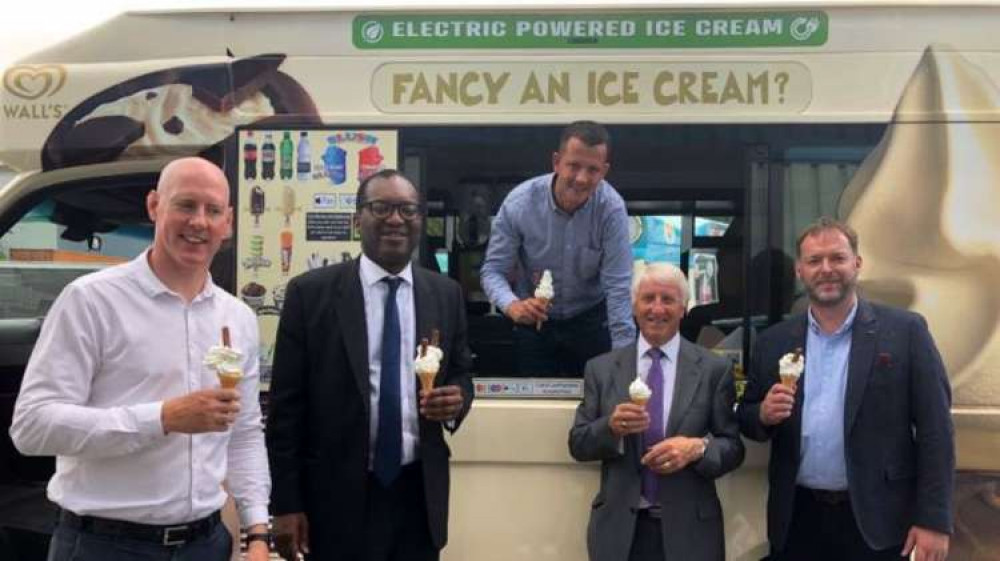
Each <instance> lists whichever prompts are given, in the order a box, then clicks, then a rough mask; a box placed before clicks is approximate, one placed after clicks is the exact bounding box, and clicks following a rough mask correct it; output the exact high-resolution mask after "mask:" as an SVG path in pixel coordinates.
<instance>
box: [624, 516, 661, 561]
mask: <svg viewBox="0 0 1000 561" xmlns="http://www.w3.org/2000/svg"><path fill="white" fill-rule="evenodd" d="M664 558H665V553H664V551H663V527H662V526H661V525H660V518H659V517H658V516H651V515H650V513H649V510H648V509H643V510H640V511H639V514H638V517H637V518H636V520H635V534H634V535H633V536H632V549H631V550H630V551H629V554H628V561H664Z"/></svg>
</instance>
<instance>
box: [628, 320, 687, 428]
mask: <svg viewBox="0 0 1000 561" xmlns="http://www.w3.org/2000/svg"><path fill="white" fill-rule="evenodd" d="M635 347H636V353H638V356H637V357H636V359H637V360H636V370H638V371H639V376H641V377H642V381H643V382H646V385H647V386H648V385H649V369H650V368H652V367H653V359H652V358H650V357H649V355H647V354H646V353H647V352H649V349H651V348H653V346H652V345H650V344H649V342H648V341H646V338H645V337H643V336H642V335H641V334H640V335H639V340H638V342H637V343H636V346H635ZM680 348H681V338H680V335H678V334H676V333H675V334H674V336H673V337H672V338H671V339H670V340H669V341H667V342H666V343H664V344H663V345H662V346H661V347H660V352H662V353H663V356H661V357H660V367H661V368H663V433H664V434H666V432H667V420H668V419H670V406H671V404H672V403H673V401H674V382H675V381H676V380H677V353H678V352H679V351H680Z"/></svg>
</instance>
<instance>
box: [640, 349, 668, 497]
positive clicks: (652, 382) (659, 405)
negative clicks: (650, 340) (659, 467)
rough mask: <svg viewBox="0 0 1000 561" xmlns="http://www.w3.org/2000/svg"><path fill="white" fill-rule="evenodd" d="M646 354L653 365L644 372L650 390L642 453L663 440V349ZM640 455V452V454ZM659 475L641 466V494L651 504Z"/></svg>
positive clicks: (652, 350) (649, 351)
mask: <svg viewBox="0 0 1000 561" xmlns="http://www.w3.org/2000/svg"><path fill="white" fill-rule="evenodd" d="M646 355H647V356H649V358H651V359H652V360H653V365H652V366H650V367H649V373H648V374H646V385H647V386H649V389H650V390H652V395H651V396H650V397H649V403H648V404H647V405H646V412H647V413H649V428H648V429H646V431H645V432H643V433H642V454H645V453H646V451H647V450H649V448H650V447H652V446H653V445H654V444H656V443H657V442H659V441H661V440H663V437H664V434H663V432H664V423H663V366H662V365H661V364H660V358H661V357H662V356H663V351H661V350H660V349H659V348H657V347H653V348H651V349H649V350H648V351H646ZM640 455H641V454H640ZM658 478H659V475H657V474H656V473H654V472H653V471H652V470H650V469H649V468H648V467H643V468H642V496H643V497H645V499H646V500H647V501H649V502H650V503H651V504H657V503H658V502H659V500H658V499H657V496H656V491H657V489H658V488H659V479H658Z"/></svg>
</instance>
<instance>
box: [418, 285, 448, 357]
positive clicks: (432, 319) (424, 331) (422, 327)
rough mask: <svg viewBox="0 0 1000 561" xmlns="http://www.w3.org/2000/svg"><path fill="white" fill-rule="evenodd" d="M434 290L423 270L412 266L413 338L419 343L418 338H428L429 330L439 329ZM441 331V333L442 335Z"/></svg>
mask: <svg viewBox="0 0 1000 561" xmlns="http://www.w3.org/2000/svg"><path fill="white" fill-rule="evenodd" d="M435 304H436V301H435V299H434V292H433V291H432V290H431V286H430V282H429V279H427V277H426V275H425V274H424V271H422V270H420V269H419V268H417V267H416V266H413V308H414V313H415V315H416V325H415V326H414V328H415V329H416V332H415V333H414V340H415V341H416V343H417V344H418V345H419V344H420V339H421V338H423V337H427V338H428V339H430V336H431V332H432V331H433V330H435V329H438V330H441V319H440V318H439V317H438V313H437V306H436V305H435ZM443 334H444V333H443V331H442V335H443Z"/></svg>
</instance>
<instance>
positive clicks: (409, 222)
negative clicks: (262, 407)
mask: <svg viewBox="0 0 1000 561" xmlns="http://www.w3.org/2000/svg"><path fill="white" fill-rule="evenodd" d="M423 214H424V210H423V205H422V204H421V201H420V197H419V195H418V193H417V190H416V189H415V188H414V186H413V184H412V183H411V182H410V181H409V180H408V179H406V177H404V176H403V175H402V174H400V173H399V172H398V171H396V170H391V169H390V170H383V171H380V172H378V173H376V174H374V175H372V176H371V177H369V178H368V179H366V180H365V181H364V182H362V184H361V186H360V187H359V189H358V194H357V214H356V220H357V224H358V226H359V229H360V231H361V250H362V255H361V257H360V258H359V259H355V260H353V261H349V262H346V263H338V264H336V265H332V266H329V267H322V268H319V269H314V270H312V271H309V272H308V273H305V274H303V275H300V276H298V277H296V278H294V279H292V281H291V282H289V283H288V288H287V290H286V292H285V304H284V307H283V308H282V312H281V321H280V323H279V324H278V335H277V339H276V342H275V351H274V371H273V372H274V379H273V383H272V384H271V401H270V413H269V415H268V420H267V423H268V426H267V445H268V452H269V454H270V457H271V468H272V469H271V471H272V473H273V474H274V492H273V495H272V503H273V506H274V514H275V534H276V536H275V537H276V540H277V545H278V552H279V553H280V554H281V555H282V556H283V557H284V558H285V559H288V560H290V561H291V560H293V559H296V558H297V556H298V555H299V554H305V556H306V559H316V560H319V561H340V560H343V561H356V560H365V561H436V560H437V559H438V557H439V551H440V550H441V548H443V547H444V546H445V544H446V543H447V540H448V492H449V484H448V481H449V475H448V462H449V460H448V458H449V457H450V456H451V452H450V451H449V449H448V444H447V443H446V442H445V439H444V431H445V430H448V431H449V432H454V431H455V430H457V429H458V427H459V425H460V424H461V421H462V419H463V418H464V417H465V415H466V414H467V413H468V411H469V407H470V405H471V403H472V380H471V378H470V377H469V368H470V366H471V361H472V359H471V355H470V353H469V349H468V345H467V343H466V339H467V335H466V332H467V329H466V321H465V309H464V306H463V302H464V299H463V298H462V293H461V288H460V287H459V285H458V283H456V282H455V281H453V280H451V279H450V278H448V277H446V276H444V275H441V274H438V273H433V272H431V271H428V270H426V269H422V268H420V267H415V266H413V265H412V264H411V262H410V260H411V258H412V255H413V249H414V248H415V247H416V244H417V242H418V241H419V239H420V231H421V224H422V222H423ZM418 361H419V362H418ZM424 367H426V368H424ZM421 373H423V374H421ZM418 374H421V378H426V384H427V385H426V386H423V383H422V382H423V381H422V380H421V381H418V379H417V375H418ZM424 374H426V376H425V375H424ZM422 386H423V387H422ZM418 392H419V393H418Z"/></svg>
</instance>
